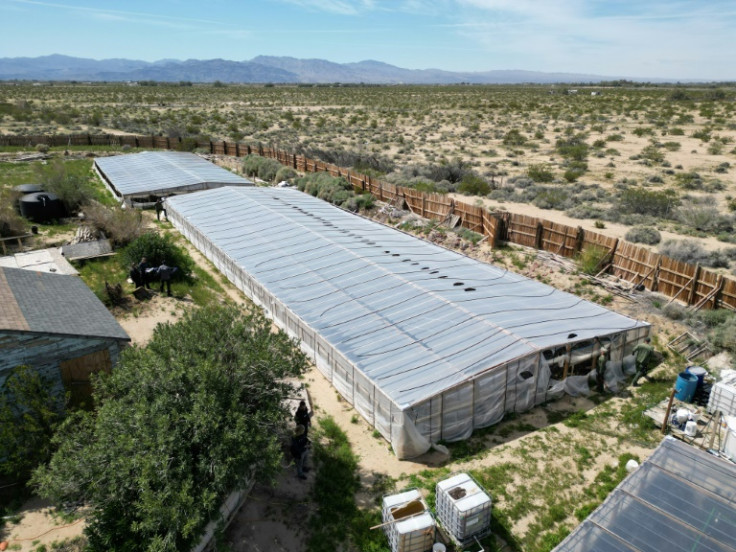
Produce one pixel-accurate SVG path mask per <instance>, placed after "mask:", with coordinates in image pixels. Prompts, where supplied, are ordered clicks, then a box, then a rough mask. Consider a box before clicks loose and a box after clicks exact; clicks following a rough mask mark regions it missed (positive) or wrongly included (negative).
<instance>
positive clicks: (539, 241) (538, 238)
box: [534, 222, 544, 249]
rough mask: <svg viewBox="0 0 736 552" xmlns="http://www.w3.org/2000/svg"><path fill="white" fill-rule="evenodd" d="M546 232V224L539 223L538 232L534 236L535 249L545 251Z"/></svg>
mask: <svg viewBox="0 0 736 552" xmlns="http://www.w3.org/2000/svg"><path fill="white" fill-rule="evenodd" d="M543 232H544V224H542V223H541V222H537V232H536V234H535V235H534V247H536V248H537V249H543V247H542V236H543Z"/></svg>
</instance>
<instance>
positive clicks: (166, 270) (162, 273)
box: [157, 261, 176, 297]
mask: <svg viewBox="0 0 736 552" xmlns="http://www.w3.org/2000/svg"><path fill="white" fill-rule="evenodd" d="M175 271H176V267H171V266H167V264H166V261H161V266H159V267H158V270H157V273H158V278H159V280H161V289H160V290H159V291H160V292H161V293H163V292H164V286H165V287H166V295H168V296H169V297H171V276H172V275H173V274H174V272H175Z"/></svg>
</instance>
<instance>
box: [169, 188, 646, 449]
mask: <svg viewBox="0 0 736 552" xmlns="http://www.w3.org/2000/svg"><path fill="white" fill-rule="evenodd" d="M169 219H170V220H171V221H172V222H173V224H174V226H175V227H177V228H178V229H179V231H180V232H181V233H182V234H183V235H185V236H186V237H187V238H188V239H189V240H190V241H191V242H192V243H193V244H194V245H195V246H196V247H197V248H198V249H199V250H200V251H201V252H202V253H204V254H205V255H206V256H207V258H209V259H210V260H211V261H212V262H213V263H214V264H215V266H217V268H219V269H220V270H221V271H222V272H223V273H224V274H225V275H226V276H227V277H228V278H229V279H230V280H231V281H232V282H233V283H234V284H235V285H236V286H237V287H238V288H240V289H241V290H242V291H243V292H244V293H246V294H247V295H248V296H249V297H251V298H252V299H253V301H254V302H255V303H257V304H259V305H261V306H262V307H263V309H264V310H265V311H266V313H267V314H268V315H269V316H270V317H271V318H272V319H273V320H275V321H276V323H278V324H279V325H280V326H281V327H282V328H283V329H284V330H286V331H287V332H288V333H289V334H290V335H292V336H293V337H295V338H297V339H299V340H300V342H301V346H302V348H303V349H304V350H305V351H306V352H307V353H308V354H309V355H311V356H312V358H313V359H314V361H315V363H316V365H317V367H318V368H319V370H320V371H321V372H322V373H323V374H324V376H325V377H326V378H327V379H328V380H329V381H331V382H332V384H333V385H334V387H335V388H336V389H337V391H338V392H339V393H340V394H341V395H342V396H343V397H344V398H345V399H346V400H347V401H349V402H350V403H351V404H352V405H353V406H354V407H355V409H356V410H357V411H358V412H359V413H360V414H361V415H362V416H363V417H364V418H365V419H366V420H367V421H368V422H369V423H370V424H372V425H373V426H374V427H375V428H376V429H377V430H378V431H379V432H380V433H381V434H382V435H383V436H384V437H385V438H386V439H388V440H389V441H390V442H391V445H392V447H393V449H394V451H395V452H396V455H397V456H398V457H399V458H411V457H415V456H418V455H421V454H423V453H424V452H426V451H428V450H429V449H430V448H431V446H432V444H433V443H437V442H439V441H441V440H445V441H456V440H461V439H465V438H468V437H469V436H470V435H471V433H472V432H473V430H474V429H477V428H482V427H486V426H489V425H492V424H494V423H497V422H499V421H500V420H501V419H502V418H503V416H504V414H505V413H507V412H522V411H525V410H528V409H530V408H532V407H534V406H535V405H537V404H540V403H542V402H544V401H545V400H547V399H549V398H550V397H551V396H552V388H553V384H554V383H555V382H556V380H560V379H562V377H563V376H564V375H569V374H581V373H587V372H588V371H589V370H590V366H591V363H592V362H593V360H594V358H595V356H594V355H597V351H598V349H599V347H600V345H601V344H605V345H607V346H610V348H611V357H612V362H619V364H620V361H621V360H622V359H623V357H624V355H627V354H629V353H630V352H631V349H632V348H633V347H634V346H635V345H636V344H637V343H639V342H640V341H641V340H643V339H644V338H645V337H646V336H647V335H648V334H649V325H648V324H646V323H644V322H639V321H636V320H633V319H630V318H628V317H625V316H622V315H620V314H617V313H614V312H612V311H610V310H608V309H605V308H603V307H601V306H599V305H597V304H594V303H590V302H588V301H585V300H583V299H581V298H579V297H576V296H574V295H571V294H568V293H565V292H562V291H559V290H556V289H554V288H552V287H549V286H547V285H545V284H542V283H540V282H537V281H535V280H531V279H528V278H525V277H523V276H520V275H518V274H514V273H511V272H508V271H507V270H504V269H501V268H498V267H495V266H492V265H489V264H486V263H482V262H479V261H476V260H473V259H470V258H468V257H466V256H464V255H460V254H458V253H455V252H453V251H450V250H447V249H445V248H443V247H439V246H437V245H434V244H432V243H429V242H426V241H423V240H421V239H418V238H416V237H414V236H411V235H409V234H406V233H403V232H401V231H399V230H396V229H394V228H391V227H388V226H385V225H382V224H380V223H377V222H373V221H370V220H367V219H364V218H362V217H359V216H357V215H354V214H352V213H349V212H346V211H343V210H341V209H339V208H337V207H334V206H332V205H329V204H327V203H325V202H324V201H321V200H318V199H315V198H313V197H311V196H309V195H307V194H303V193H301V192H299V191H296V190H294V189H288V188H231V187H226V188H220V189H217V190H209V191H205V192H200V193H196V194H190V195H185V196H178V197H174V198H171V199H170V200H169ZM557 387H558V386H557Z"/></svg>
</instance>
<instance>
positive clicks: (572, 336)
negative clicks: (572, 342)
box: [567, 333, 578, 339]
mask: <svg viewBox="0 0 736 552" xmlns="http://www.w3.org/2000/svg"><path fill="white" fill-rule="evenodd" d="M577 336H578V334H576V333H571V334H568V336H567V339H575V338H576V337H577Z"/></svg>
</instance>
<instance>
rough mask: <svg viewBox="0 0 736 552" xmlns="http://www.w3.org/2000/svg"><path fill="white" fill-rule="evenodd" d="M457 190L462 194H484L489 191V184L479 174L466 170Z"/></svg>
mask: <svg viewBox="0 0 736 552" xmlns="http://www.w3.org/2000/svg"><path fill="white" fill-rule="evenodd" d="M457 191H458V192H460V193H461V194H464V195H474V196H476V195H477V196H485V195H488V194H489V193H491V185H490V184H488V182H486V181H485V180H484V179H483V178H481V177H480V176H478V175H476V174H474V173H472V172H468V173H466V174H465V176H463V180H462V182H460V185H459V186H458V187H457Z"/></svg>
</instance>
